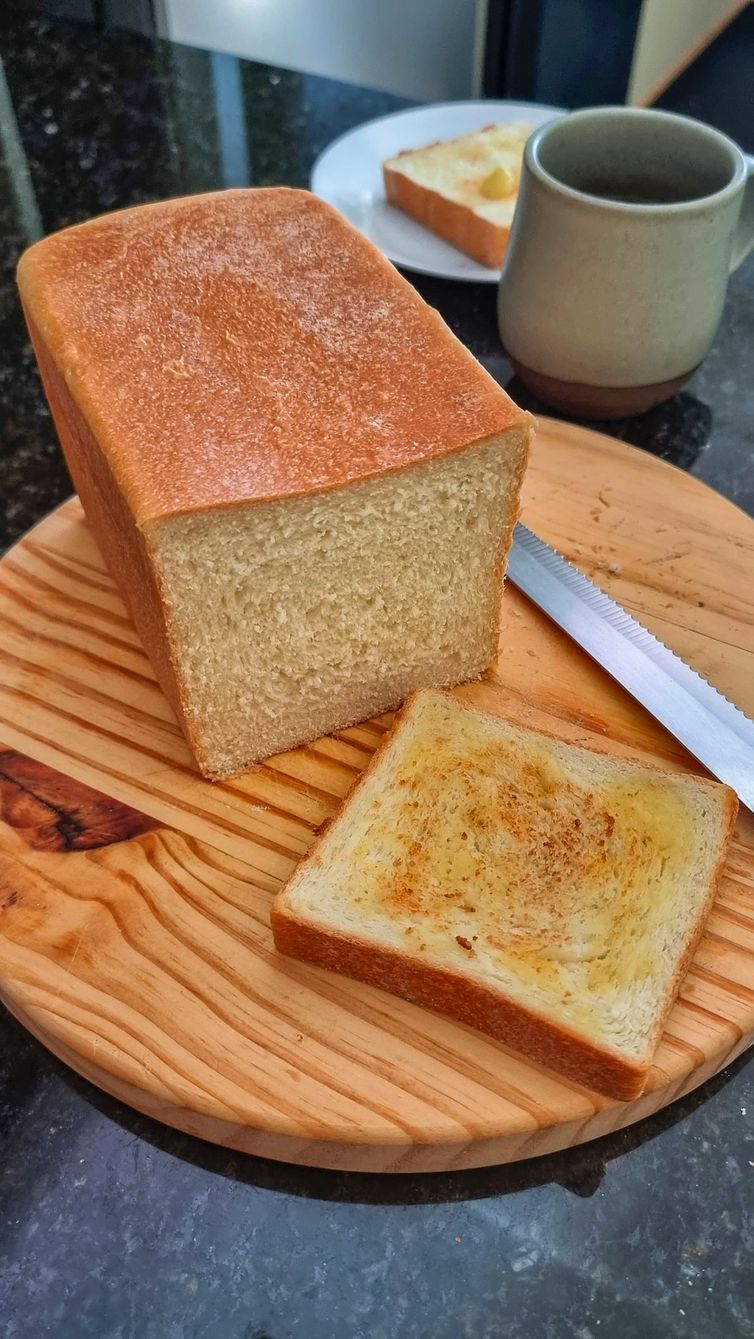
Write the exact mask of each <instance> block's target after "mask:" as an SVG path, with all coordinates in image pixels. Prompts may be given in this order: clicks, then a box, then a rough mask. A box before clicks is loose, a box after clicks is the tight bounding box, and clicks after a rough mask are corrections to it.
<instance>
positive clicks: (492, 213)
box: [383, 125, 531, 269]
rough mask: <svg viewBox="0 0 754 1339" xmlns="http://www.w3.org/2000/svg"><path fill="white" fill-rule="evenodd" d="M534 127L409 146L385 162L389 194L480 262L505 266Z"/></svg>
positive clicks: (499, 128) (508, 128) (491, 130)
mask: <svg viewBox="0 0 754 1339" xmlns="http://www.w3.org/2000/svg"><path fill="white" fill-rule="evenodd" d="M530 134H531V126H523V125H491V126H485V127H484V129H483V130H477V131H476V132H475V133H474V134H473V135H461V136H460V137H459V138H458V139H449V140H439V141H438V142H437V143H436V144H428V145H427V146H426V147H425V148H422V149H407V150H404V151H403V152H402V153H399V154H397V156H396V157H395V158H388V159H387V161H386V162H385V163H383V178H384V182H385V194H386V195H387V198H388V200H389V202H390V204H392V205H395V206H396V207H397V208H398V209H402V210H403V212H404V214H409V215H410V216H411V218H413V219H416V221H417V222H418V223H422V224H424V227H425V228H429V229H430V230H431V231H432V232H434V233H437V235H438V237H442V238H444V239H445V241H446V242H450V243H451V245H452V246H455V247H458V249H459V251H465V252H466V254H467V255H469V256H472V257H473V259H474V260H478V261H479V263H480V265H487V266H489V267H490V268H491V269H499V268H500V266H501V265H502V263H503V256H504V255H505V248H506V246H507V245H508V234H509V232H510V228H511V223H512V222H513V212H514V210H515V208H516V199H517V196H518V183H519V179H520V176H521V162H522V158H523V152H524V145H525V143H526V141H527V139H528V138H529V135H530Z"/></svg>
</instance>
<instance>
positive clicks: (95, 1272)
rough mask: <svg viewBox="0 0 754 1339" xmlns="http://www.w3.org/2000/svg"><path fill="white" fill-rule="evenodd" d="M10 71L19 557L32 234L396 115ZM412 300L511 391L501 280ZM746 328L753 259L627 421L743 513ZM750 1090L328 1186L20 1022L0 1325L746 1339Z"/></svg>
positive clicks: (19, 27)
mask: <svg viewBox="0 0 754 1339" xmlns="http://www.w3.org/2000/svg"><path fill="white" fill-rule="evenodd" d="M10 8H11V9H12V10H13V9H15V8H16V7H15V6H13V5H11V6H10ZM0 58H1V60H2V64H1V65H0V131H1V132H2V133H1V137H0V145H1V147H2V161H0V245H1V246H2V253H1V254H2V275H1V277H0V322H2V338H0V500H1V501H2V515H0V550H1V549H2V548H3V547H4V546H5V545H6V544H7V543H9V542H10V541H12V540H13V539H15V538H16V537H17V536H18V535H20V534H21V533H22V532H23V531H24V530H25V529H26V528H27V527H28V526H29V525H31V524H32V523H33V522H34V521H36V520H38V519H39V517H41V516H42V515H43V514H44V513H45V512H46V511H48V510H49V509H50V508H51V507H52V506H54V505H55V504H56V503H57V502H59V501H60V500H61V499H62V498H63V497H64V496H66V494H67V493H68V492H69V484H68V480H67V477H66V473H65V469H64V467H63V465H62V463H61V460H60V456H59V453H58V448H57V446H56V443H55V437H54V433H53V431H52V427H51V424H50V420H49V417H48V414H47V411H46V408H45V406H44V402H43V399H42V396H41V392H40V388H39V383H38V381H37V376H36V372H35V369H34V362H33V358H32V355H31V352H30V349H29V345H28V342H27V339H26V335H25V331H24V328H23V324H22V321H21V318H20V315H19V312H18V307H17V304H16V299H15V293H14V287H13V269H14V266H15V262H16V259H17V257H18V254H19V252H20V251H21V250H22V248H23V247H24V245H25V244H26V243H27V242H28V241H30V240H32V239H33V238H34V237H35V236H38V235H41V234H42V233H45V232H49V231H51V230H53V229H55V228H58V227H61V226H63V225H64V224H67V223H71V222H74V221H77V220H80V219H84V218H87V217H89V216H90V215H93V214H96V213H99V212H101V211H102V210H105V209H110V208H115V207H118V206H121V205H128V204H133V203H136V202H139V201H144V200H150V199H156V198H159V197H163V196H169V195H177V194H181V193H184V192H188V191H196V190H202V189H210V188H213V187H217V186H220V185H224V184H226V185H227V184H238V183H239V181H240V180H244V179H248V180H250V181H251V182H253V183H254V184H257V185H269V184H275V183H280V182H286V183H289V184H294V185H306V184H307V181H308V174H309V169H310V166H311V163H312V161H313V159H314V157H315V156H316V154H317V153H318V152H319V151H320V149H322V148H323V147H324V146H325V145H326V144H327V143H328V141H329V140H331V139H332V138H333V137H334V136H335V135H337V134H339V133H341V132H342V131H343V130H345V129H347V128H348V127H350V126H352V125H355V124H357V123H359V122H360V121H363V120H365V119H368V118H369V117H372V116H376V115H380V114H382V113H384V112H386V111H390V110H393V109H394V108H396V107H398V106H400V105H401V104H400V102H399V101H398V99H395V98H393V97H390V96H389V95H387V94H383V93H377V92H373V91H368V90H364V89H360V88H357V87H354V86H349V85H345V84H337V83H334V82H331V81H328V80H322V79H317V78H311V77H307V76H304V75H300V74H293V73H290V72H288V71H285V70H277V69H271V68H269V67H267V66H262V65H258V64H254V63H251V62H241V63H238V64H235V63H234V68H233V78H234V80H235V86H236V88H237V89H238V90H239V91H240V95H241V101H240V102H239V103H238V104H237V110H240V115H239V116H238V117H237V118H236V120H235V122H234V121H233V119H232V118H231V119H230V121H229V122H228V120H227V107H226V108H225V111H224V112H223V116H224V117H225V118H226V120H225V122H224V125H223V133H222V134H220V132H219V125H218V113H217V110H216V108H217V102H216V98H215V81H217V80H218V79H220V78H223V77H224V76H223V74H222V69H223V62H227V60H228V59H229V58H227V57H223V58H220V60H219V61H218V60H217V59H213V57H212V56H210V55H209V54H208V53H206V52H201V51H193V50H189V49H187V48H182V47H178V46H174V45H171V44H170V43H164V42H152V41H151V40H148V39H146V38H140V37H136V36H133V35H128V34H126V33H117V32H116V33H98V32H96V31H95V30H94V29H93V28H90V27H87V26H75V25H72V24H66V23H62V22H56V21H49V22H48V21H42V20H36V19H34V18H30V17H28V18H26V17H19V16H14V15H13V14H11V15H8V14H7V13H6V14H5V16H4V17H0ZM3 71H4V74H3ZM226 73H227V70H226ZM416 283H417V287H419V289H420V291H421V292H422V294H423V295H424V296H425V297H426V298H427V300H428V301H430V302H431V303H433V304H434V305H435V306H437V307H438V308H439V310H440V311H441V312H442V314H443V315H444V316H445V318H446V320H447V321H448V322H449V324H450V325H451V327H452V328H453V330H454V331H455V332H456V333H457V334H458V335H459V336H460V338H461V339H463V340H464V341H465V342H466V343H467V344H468V345H469V347H470V348H471V349H472V350H473V351H474V352H475V353H476V354H477V356H479V357H480V358H481V359H482V361H483V362H484V363H485V364H486V365H487V366H488V367H489V368H490V370H491V371H492V372H493V374H494V375H496V376H497V377H498V378H499V380H501V381H502V383H503V384H506V385H507V384H508V383H509V381H510V369H509V367H508V365H507V364H506V361H505V358H504V356H503V354H502V351H501V349H500V345H499V341H498V337H497V332H496V326H495V313H494V290H492V289H491V288H486V287H482V286H479V287H477V286H468V285H455V284H452V283H446V282H443V281H435V280H431V279H423V278H422V279H416ZM753 337H754V258H752V260H750V261H749V262H748V263H747V264H746V265H744V266H743V267H742V269H741V270H740V271H739V272H738V274H737V275H735V276H734V278H733V280H732V281H731V286H730V292H729V297H728V303H727V306H726V310H725V315H724V318H723V322H722V326H721V329H720V332H719V334H718V336H717V339H716V341H715V345H714V348H713V350H712V352H711V353H710V355H709V357H708V358H707V360H706V362H705V363H704V365H703V366H702V368H701V369H700V370H699V371H698V372H697V374H696V376H695V377H694V379H693V381H692V382H691V384H690V385H689V387H688V389H687V390H686V391H685V392H684V393H683V394H681V395H679V396H677V397H676V398H675V399H674V400H672V401H670V402H669V403H668V404H667V405H665V406H661V407H660V408H658V409H657V410H655V411H653V412H652V413H651V414H649V415H646V416H645V417H643V418H640V419H633V420H626V421H625V422H621V423H618V424H613V425H610V426H609V427H608V428H607V430H609V431H611V432H613V433H615V434H617V435H618V436H621V437H623V438H625V439H626V440H627V441H631V442H634V443H636V444H638V445H640V446H642V447H644V448H645V449H646V450H648V451H652V452H654V453H655V454H658V455H661V456H663V457H664V458H665V459H668V460H672V461H674V462H676V463H677V464H679V465H681V466H682V467H684V468H685V469H688V470H690V471H691V472H692V473H694V474H696V475H698V476H699V477H700V478H702V479H705V480H706V481H708V482H709V483H711V484H713V485H714V486H715V487H716V488H718V489H719V490H720V491H721V492H722V493H724V494H726V495H727V496H728V497H730V498H732V499H733V500H734V501H736V502H737V503H738V504H739V505H740V506H741V507H743V508H745V509H746V510H748V511H749V512H754V465H753V463H752V462H753V460H754V449H753V448H754V385H753V384H752V375H751V369H752V338H753ZM511 389H512V391H513V394H514V395H518V398H520V399H522V400H524V399H526V397H525V395H524V394H523V392H522V391H521V388H517V387H516V385H515V383H513V384H512V386H511ZM527 403H531V402H530V401H527ZM753 1077H754V1067H753V1066H752V1065H751V1064H750V1063H747V1059H746V1057H743V1058H741V1059H740V1060H739V1061H737V1062H736V1063H735V1064H733V1065H732V1066H730V1067H729V1069H728V1070H727V1071H726V1072H725V1073H723V1074H722V1075H720V1076H719V1077H718V1078H717V1079H714V1080H713V1081H711V1082H710V1083H708V1084H706V1085H705V1086H704V1087H703V1088H702V1089H701V1090H700V1091H699V1092H697V1093H694V1094H692V1095H691V1096H690V1097H688V1098H686V1099H685V1100H684V1101H682V1102H680V1103H678V1104H676V1105H675V1106H673V1107H672V1108H670V1109H668V1110H667V1111H665V1112H663V1113H660V1114H659V1115H658V1116H656V1117H653V1118H651V1119H649V1120H646V1121H644V1122H643V1123H641V1124H640V1125H638V1126H636V1127H634V1128H632V1129H630V1130H628V1131H624V1132H623V1133H619V1134H616V1135H613V1136H610V1137H609V1138H606V1139H603V1140H600V1141H599V1142H596V1143H593V1144H591V1145H587V1146H585V1147H582V1148H578V1149H575V1150H571V1151H570V1152H564V1153H561V1154H558V1155H555V1156H552V1157H548V1158H543V1159H539V1160H536V1161H533V1162H529V1163H525V1164H521V1165H514V1166H511V1167H501V1168H492V1169H488V1170H482V1171H477V1172H466V1173H455V1174H453V1175H435V1176H405V1177H395V1178H387V1177H374V1176H364V1175H352V1174H344V1173H337V1174H336V1173H327V1172H313V1171H306V1170H303V1169H299V1168H295V1167H288V1166H283V1165H279V1164H275V1163H272V1162H264V1161H262V1160H259V1159H254V1158H248V1157H243V1156H241V1155H236V1154H232V1153H228V1152H227V1151H225V1150H222V1149H219V1148H214V1147H212V1146H210V1145H206V1144H202V1143H200V1142H199V1141H196V1140H192V1139H190V1138H188V1137H186V1136H182V1135H179V1134H177V1133H175V1132H173V1131H171V1130H168V1129H166V1128H164V1127H161V1126H159V1125H157V1124H155V1123H154V1122H152V1121H149V1120H147V1119H146V1118H143V1117H140V1116H137V1115H136V1114H134V1113H133V1112H131V1111H130V1110H129V1109H128V1108H126V1107H123V1106H121V1105H119V1104H118V1103H117V1102H115V1101H112V1100H110V1099H109V1098H107V1097H105V1096H104V1095H102V1094H101V1093H99V1092H97V1091H96V1090H95V1089H93V1088H92V1087H91V1086H89V1085H88V1084H87V1083H85V1082H84V1081H83V1080H81V1079H79V1078H78V1077H76V1076H75V1075H74V1074H72V1073H71V1072H70V1071H69V1070H67V1069H66V1068H64V1067H63V1066H62V1065H61V1064H59V1063H58V1062H57V1061H56V1060H54V1059H53V1058H52V1057H51V1056H50V1055H49V1054H48V1053H47V1052H46V1051H44V1050H43V1049H42V1048H41V1047H40V1046H39V1045H38V1044H37V1043H36V1042H34V1041H33V1040H32V1039H31V1038H30V1037H29V1036H28V1035H27V1034H26V1033H25V1032H24V1031H23V1030H22V1029H21V1028H20V1027H19V1026H18V1024H17V1023H16V1022H15V1021H14V1020H13V1019H11V1018H10V1017H9V1016H8V1015H7V1014H4V1013H2V1014H0V1334H2V1336H3V1339H40V1337H41V1336H48V1335H49V1336H54V1337H55V1339H89V1337H90V1336H91V1337H94V1339H184V1337H185V1339H205V1337H212V1336H215V1335H217V1336H222V1339H462V1336H469V1337H470V1339H497V1337H498V1336H500V1337H501V1339H502V1337H503V1336H505V1339H519V1337H523V1336H526V1339H601V1337H602V1336H610V1339H615V1337H616V1336H618V1337H620V1336H638V1335H641V1336H642V1339H668V1337H669V1336H673V1337H675V1336H678V1337H679V1339H680V1337H681V1336H702V1335H703V1336H705V1337H708V1339H738V1337H739V1336H740V1337H743V1336H748V1335H752V1334H754V1273H753V1266H752V1260H753V1259H754V1222H753V1220H752V1204H753V1202H754V1129H753V1125H752V1116H753V1115H754V1084H753V1083H752V1078H753Z"/></svg>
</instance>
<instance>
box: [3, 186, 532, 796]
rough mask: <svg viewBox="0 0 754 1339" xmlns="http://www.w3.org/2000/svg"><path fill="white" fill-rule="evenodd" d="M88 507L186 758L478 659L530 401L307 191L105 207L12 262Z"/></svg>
mask: <svg viewBox="0 0 754 1339" xmlns="http://www.w3.org/2000/svg"><path fill="white" fill-rule="evenodd" d="M19 288H20V291H21V296H22V300H23V304H24V309H25V312H26V316H27V320H28V323H29V329H30V333H31V336H32V341H33V344H34V348H35V352H36V354H37V359H38V362H39V365H40V370H41V373H42V378H43V382H44V386H45V391H46V394H47V397H48V400H49V403H50V406H51V409H52V413H53V417H54V419H55V423H56V427H57V429H58V433H59V436H60V440H61V443H62V445H63V449H64V451H65V455H66V459H67V462H68V465H69V468H70V470H71V474H72V476H73V480H74V483H75V485H76V488H77V491H78V493H79V495H80V497H81V500H82V502H83V505H84V509H85V511H86V515H87V519H88V521H89V523H90V525H91V527H92V529H93V531H94V534H95V537H96V539H97V541H98V543H99V544H100V547H101V548H102V551H103V554H104V556H105V558H106V560H107V563H108V565H109V567H110V570H111V572H112V574H113V576H114V577H115V579H116V581H118V583H119V585H120V587H121V590H122V593H123V595H124V598H125V599H126V601H127V603H128V605H129V607H130V609H131V612H132V614H133V617H134V621H135V623H136V626H137V628H138V631H139V633H140V635H141V637H142V640H143V642H144V645H145V647H146V650H147V652H148V654H149V656H150V658H151V660H152V664H153V666H154V669H155V672H156V674H157V676H158V678H159V680H160V683H161V684H162V686H163V688H164V690H165V692H166V694H167V695H168V697H169V699H170V701H171V703H172V704H173V706H174V708H175V711H176V713H177V715H178V718H179V720H180V721H181V723H182V725H183V727H184V730H185V732H186V735H187V738H188V741H189V743H190V745H191V748H192V749H193V751H194V755H195V757H196V759H197V762H198V764H199V766H200V768H201V770H202V771H203V772H204V773H205V775H207V776H210V777H215V778H219V777H225V776H230V775H232V774H233V773H235V772H238V771H241V770H243V769H244V768H245V767H248V766H249V765H250V764H251V763H253V762H254V761H256V760H257V759H260V758H263V757H266V756H268V755H269V754H271V753H274V752H278V751H281V750H283V749H287V748H291V747H293V746H295V745H297V744H300V743H303V742H305V741H307V740H310V739H312V738H314V737H315V736H317V735H318V734H321V733H323V732H326V731H329V730H333V729H336V728H338V727H340V726H344V725H348V724H352V723H353V722H355V721H357V720H360V719H362V718H364V717H365V716H367V715H369V714H371V713H376V712H380V711H384V710H387V709H388V708H392V707H395V706H396V705H398V704H399V703H400V701H401V700H402V699H403V698H404V697H405V696H406V694H407V693H408V692H410V691H411V690H412V689H415V688H417V687H420V686H424V685H444V684H451V683H456V682H459V681H460V680H462V679H466V678H472V677H474V676H477V675H479V674H480V673H481V671H482V670H483V669H484V668H485V666H486V665H488V664H489V663H490V661H491V660H492V659H493V658H494V655H495V651H496V643H497V627H498V607H499V600H500V593H501V586H502V579H503V571H504V565H505V558H506V554H507V550H508V546H509V544H510V537H511V531H512V527H513V524H514V521H515V518H516V514H517V511H518V499H519V490H520V484H521V479H522V475H523V470H524V467H525V462H526V453H527V445H528V439H529V431H530V430H529V423H528V419H527V416H526V415H524V414H522V413H521V412H520V411H519V410H518V409H516V407H515V406H514V405H513V404H512V402H511V401H510V400H509V399H508V397H507V396H506V395H505V394H504V392H503V391H501V390H500V389H499V387H498V386H497V385H496V384H495V383H494V382H493V381H492V380H491V378H489V377H488V376H487V374H486V373H485V372H484V371H483V370H482V369H481V368H480V367H479V365H478V364H477V363H475V361H474V360H473V358H471V356H470V355H469V354H468V353H467V351H466V350H465V349H464V348H463V347H462V346H461V345H460V344H459V343H458V341H457V340H455V338H454V337H453V336H452V335H451V334H450V332H449V331H448V330H447V328H446V327H445V326H444V325H443V323H442V321H441V320H440V318H439V316H438V315H437V313H436V312H434V311H432V309H431V308H429V307H427V306H426V304H425V303H424V302H423V301H422V300H421V299H420V298H419V296H418V295H417V294H416V292H415V291H414V290H413V289H412V288H411V287H410V286H409V285H408V284H407V283H406V282H405V281H404V280H403V279H402V278H401V277H400V276H399V275H398V273H397V272H396V271H395V270H394V269H393V267H392V266H391V265H389V264H388V262H387V261H385V260H384V259H383V257H381V256H380V255H379V253H378V252H377V251H376V250H375V249H374V248H373V247H372V246H371V245H370V244H369V243H368V242H367V241H366V240H365V239H364V238H363V237H361V236H360V234H358V233H357V232H356V231H355V230H354V229H353V228H351V226H350V225H349V224H347V223H346V222H345V220H343V219H342V218H341V217H340V216H339V215H338V214H336V213H335V211H333V210H331V209H330V208H329V207H328V206H327V205H325V204H323V203H322V202H321V201H319V200H317V199H316V198H315V197H313V196H310V195H308V193H306V192H301V191H289V190H284V189H279V190H259V191H228V192H222V193H219V194H216V195H210V196H199V197H193V198H189V199H186V200H177V201H169V202H167V203H165V204H162V205H149V206H143V207H141V208H139V209H133V210H126V211H124V212H123V213H120V214H114V215H109V216H106V217H104V218H102V219H97V220H94V221H92V222H91V223H88V224H83V225H81V226H79V227H76V228H70V229H67V230H66V231H64V232H62V233H58V234H56V235H54V236H52V237H49V238H46V239H45V240H44V241H42V242H40V243H38V244H37V245H36V246H34V247H32V248H31V249H30V250H29V251H28V252H27V253H26V254H25V256H24V257H23V258H22V261H21V263H20V266H19Z"/></svg>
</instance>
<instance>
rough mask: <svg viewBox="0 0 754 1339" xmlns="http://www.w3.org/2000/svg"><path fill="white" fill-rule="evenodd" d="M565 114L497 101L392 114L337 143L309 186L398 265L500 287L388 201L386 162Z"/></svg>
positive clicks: (493, 276) (494, 273)
mask: <svg viewBox="0 0 754 1339" xmlns="http://www.w3.org/2000/svg"><path fill="white" fill-rule="evenodd" d="M562 115H563V108H562V107H543V106H542V105H541V104H540V103H535V102H491V101H490V102H486V101H485V102H436V103H430V104H429V105H428V106H424V107H412V108H410V109H409V110H408V111H405V112H393V113H392V114H391V115H390V116H381V117H379V119H378V120H376V121H367V122H366V124H365V125H363V126H357V127H356V129H355V130H349V131H348V132H347V134H345V135H341V136H340V138H339V139H336V140H334V141H333V143H332V144H331V145H330V146H329V147H328V148H327V149H325V150H324V152H323V153H321V154H320V156H319V158H318V159H317V161H316V163H315V164H314V167H313V168H312V176H311V188H312V190H313V191H314V193H315V195H319V196H321V197H322V199H323V200H327V201H328V202H329V203H330V204H331V205H335V208H336V209H339V210H340V211H341V213H342V214H345V215H346V217H347V218H349V219H350V220H351V222H352V223H355V224H356V227H357V228H359V229H360V230H361V232H363V233H364V235H365V236H366V237H368V238H369V240H370V241H371V242H374V244H375V246H377V247H379V249H380V251H382V252H383V254H384V255H386V256H387V257H388V259H389V260H392V261H393V263H394V264H395V265H402V266H404V267H405V268H406V269H408V270H418V272H419V273H420V274H434V275H437V277H438V278H440V279H471V280H474V281H475V282H476V283H479V282H480V281H481V282H482V283H486V284H495V283H497V281H498V279H499V278H500V271H499V270H490V269H487V267H486V266H485V265H480V264H479V263H478V261H476V260H472V259H471V257H470V256H465V255H464V254H463V252H462V251H457V250H456V248H455V247H454V246H450V245H449V243H448V242H443V241H442V239H441V238H440V237H436V236H435V234H434V233H431V232H429V231H428V230H427V229H426V228H423V227H422V226H421V224H419V223H415V222H414V220H413V219H410V218H408V217H407V215H406V214H402V213H401V211H400V210H399V209H393V207H392V205H389V204H388V203H387V200H386V199H385V191H384V188H383V185H382V163H383V160H384V159H385V158H391V157H392V156H393V154H396V153H398V152H399V151H400V150H401V149H414V148H420V147H421V145H423V144H431V143H432V141H433V140H436V139H452V138H453V137H454V136H455V135H468V134H470V133H471V132H472V131H474V130H481V128H482V126H487V125H490V123H491V122H493V121H518V122H523V123H524V124H525V125H530V126H531V127H532V129H534V127H535V126H539V125H542V124H543V122H544V121H551V120H552V119H553V117H555V116H562Z"/></svg>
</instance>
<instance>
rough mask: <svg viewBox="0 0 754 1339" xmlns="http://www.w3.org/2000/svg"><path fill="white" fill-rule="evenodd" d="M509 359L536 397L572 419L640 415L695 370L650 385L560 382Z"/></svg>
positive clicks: (673, 393)
mask: <svg viewBox="0 0 754 1339" xmlns="http://www.w3.org/2000/svg"><path fill="white" fill-rule="evenodd" d="M509 357H510V355H509ZM510 361H511V363H512V364H513V368H514V371H515V373H516V375H517V376H518V377H520V379H521V381H523V383H524V385H525V386H526V387H527V388H528V390H530V391H532V392H533V393H534V395H536V396H537V399H539V400H543V401H544V402H545V404H547V405H550V406H551V408H553V409H559V410H560V411H561V413H564V414H573V416H574V417H575V418H603V419H611V418H629V417H630V416H631V415H632V414H643V413H645V412H646V410H647V409H653V408H654V406H655V405H657V404H661V403H662V401H663V400H669V399H670V396H671V395H675V394H676V392H677V391H679V390H680V389H681V387H682V386H684V385H685V384H686V382H687V381H688V379H689V377H690V376H692V375H693V373H694V372H695V371H696V368H694V367H692V368H689V371H688V372H684V373H683V376H680V377H671V379H670V380H669V381H655V382H653V384H652V385H651V386H588V385H585V384H583V383H582V382H580V381H561V380H560V379H559V378H558V377H548V376H545V374H544V372H535V371H534V370H533V369H532V368H531V367H526V365H525V364H524V363H520V362H519V361H518V359H516V358H511V359H510Z"/></svg>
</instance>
